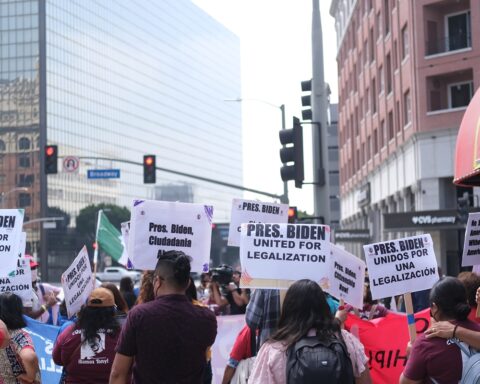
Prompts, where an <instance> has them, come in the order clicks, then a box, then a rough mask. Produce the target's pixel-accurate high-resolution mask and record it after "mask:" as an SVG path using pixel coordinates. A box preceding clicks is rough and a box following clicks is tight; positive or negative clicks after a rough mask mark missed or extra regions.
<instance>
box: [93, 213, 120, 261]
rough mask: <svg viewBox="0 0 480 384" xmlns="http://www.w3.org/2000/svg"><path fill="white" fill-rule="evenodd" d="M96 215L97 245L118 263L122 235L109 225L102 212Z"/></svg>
mask: <svg viewBox="0 0 480 384" xmlns="http://www.w3.org/2000/svg"><path fill="white" fill-rule="evenodd" d="M98 215H99V218H98V228H97V243H98V245H99V247H100V248H101V249H102V250H103V251H104V252H105V253H106V254H108V255H110V256H111V257H112V258H113V259H114V260H116V261H118V260H119V259H120V257H121V256H122V253H123V244H122V234H121V233H120V231H119V230H118V229H117V228H115V227H114V226H113V225H112V223H110V221H109V220H108V217H107V216H106V215H105V213H103V211H102V210H100V211H99V213H98Z"/></svg>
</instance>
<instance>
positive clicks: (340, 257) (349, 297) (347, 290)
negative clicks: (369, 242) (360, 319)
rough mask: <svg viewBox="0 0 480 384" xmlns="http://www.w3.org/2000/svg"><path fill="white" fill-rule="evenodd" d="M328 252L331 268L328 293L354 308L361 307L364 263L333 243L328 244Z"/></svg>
mask: <svg viewBox="0 0 480 384" xmlns="http://www.w3.org/2000/svg"><path fill="white" fill-rule="evenodd" d="M330 252H331V257H332V270H331V277H330V281H329V283H330V287H329V288H328V289H327V291H328V293H330V294H331V295H332V296H334V297H336V298H337V299H339V300H340V299H343V300H344V301H345V302H346V303H348V304H350V305H352V306H354V307H355V308H362V307H363V286H364V282H365V263H364V262H363V260H361V259H359V258H358V257H356V256H354V255H352V254H351V253H348V252H347V251H345V250H344V249H342V248H340V247H338V246H336V245H335V244H330Z"/></svg>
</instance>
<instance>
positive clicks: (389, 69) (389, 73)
mask: <svg viewBox="0 0 480 384" xmlns="http://www.w3.org/2000/svg"><path fill="white" fill-rule="evenodd" d="M386 65H387V94H389V93H390V92H392V57H391V55H390V53H389V54H388V55H387V64H386Z"/></svg>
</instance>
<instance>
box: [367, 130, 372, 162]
mask: <svg viewBox="0 0 480 384" xmlns="http://www.w3.org/2000/svg"><path fill="white" fill-rule="evenodd" d="M371 156H372V136H370V135H369V136H368V137H367V161H369V160H370V159H371Z"/></svg>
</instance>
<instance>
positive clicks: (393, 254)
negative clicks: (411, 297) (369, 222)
mask: <svg viewBox="0 0 480 384" xmlns="http://www.w3.org/2000/svg"><path fill="white" fill-rule="evenodd" d="M363 250H364V251H365V260H366V261H367V267H368V277H369V280H370V290H371V291H372V298H373V299H381V298H384V297H390V296H396V295H402V294H404V293H407V292H417V291H423V290H425V289H430V288H432V286H433V284H435V282H436V281H437V280H438V268H437V259H436V258H435V253H434V251H433V243H432V238H431V237H430V235H429V234H425V235H421V236H413V237H406V238H403V239H397V240H390V241H385V242H382V243H375V244H369V245H364V246H363Z"/></svg>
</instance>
